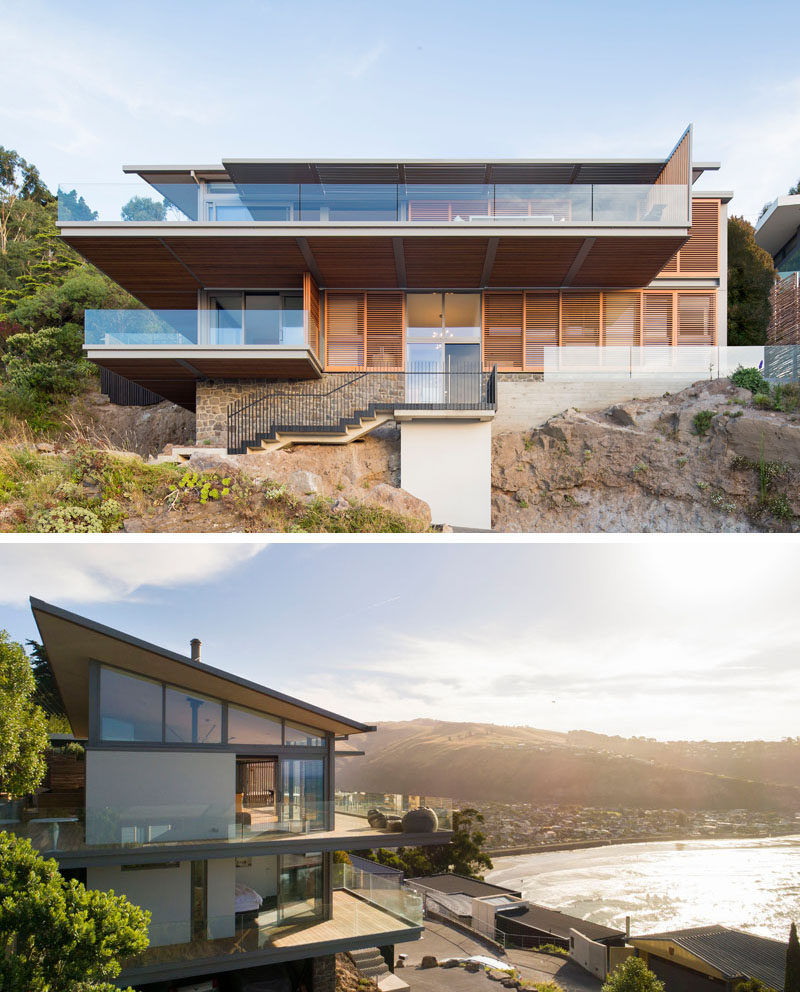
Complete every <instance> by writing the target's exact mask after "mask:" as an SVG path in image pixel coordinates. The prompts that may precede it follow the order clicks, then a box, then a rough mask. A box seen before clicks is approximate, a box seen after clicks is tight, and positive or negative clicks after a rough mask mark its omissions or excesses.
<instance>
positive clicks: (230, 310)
mask: <svg viewBox="0 0 800 992" xmlns="http://www.w3.org/2000/svg"><path fill="white" fill-rule="evenodd" d="M303 317H304V315H303V294H302V293H298V292H274V293H268V292H264V293H245V292H231V293H214V294H213V295H211V296H210V297H209V344H214V345H242V344H252V345H294V346H297V347H301V346H303V345H304V344H305V325H304V319H303Z"/></svg>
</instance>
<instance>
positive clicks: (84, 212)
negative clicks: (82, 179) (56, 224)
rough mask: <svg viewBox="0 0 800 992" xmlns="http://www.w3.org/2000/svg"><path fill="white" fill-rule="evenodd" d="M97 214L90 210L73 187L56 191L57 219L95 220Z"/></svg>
mask: <svg viewBox="0 0 800 992" xmlns="http://www.w3.org/2000/svg"><path fill="white" fill-rule="evenodd" d="M98 216H99V214H98V213H97V211H96V210H92V208H91V207H90V206H89V204H88V203H87V202H86V200H84V198H83V197H82V196H78V191H77V190H75V189H71V190H63V189H60V190H59V191H58V219H59V220H97V218H98Z"/></svg>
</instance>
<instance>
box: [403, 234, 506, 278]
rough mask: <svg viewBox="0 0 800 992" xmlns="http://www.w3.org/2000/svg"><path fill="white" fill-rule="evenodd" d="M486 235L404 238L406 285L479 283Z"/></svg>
mask: <svg viewBox="0 0 800 992" xmlns="http://www.w3.org/2000/svg"><path fill="white" fill-rule="evenodd" d="M487 241H488V238H463V239H462V238H418V239H414V240H412V239H410V238H406V239H405V241H404V249H405V258H406V274H407V276H408V285H409V287H413V288H420V289H421V288H433V289H437V288H440V287H442V286H450V287H452V288H453V289H458V288H462V287H463V288H468V289H472V288H477V287H478V286H479V285H480V279H481V274H482V272H483V266H484V262H485V261H486V245H487Z"/></svg>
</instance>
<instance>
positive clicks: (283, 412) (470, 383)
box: [228, 363, 497, 454]
mask: <svg viewBox="0 0 800 992" xmlns="http://www.w3.org/2000/svg"><path fill="white" fill-rule="evenodd" d="M335 374H336V373H334V375H335ZM345 375H346V376H347V377H346V378H345V379H344V381H343V382H338V383H337V384H336V385H335V386H334V387H333V388H332V389H324V388H322V387H321V386H320V387H317V388H315V389H308V388H303V389H298V388H285V387H284V388H276V386H275V384H274V383H265V384H264V385H263V386H262V387H261V389H260V390H259V391H258V393H257V394H256V395H255V396H253V395H250V396H247V397H242V398H241V399H239V400H236V401H235V402H234V403H232V404H231V405H230V406H229V407H228V452H229V453H230V454H244V452H245V451H246V450H247V449H248V448H250V447H258V446H259V445H260V444H261V442H262V441H265V440H275V439H276V438H277V436H278V435H279V434H332V435H337V434H338V435H344V434H346V433H347V431H348V428H351V427H357V426H359V425H360V424H361V422H362V421H363V420H365V419H371V418H374V417H375V416H376V415H377V414H379V413H390V412H393V411H394V410H400V409H403V410H413V409H436V410H495V409H496V408H497V366H494V368H493V369H492V371H491V372H481V371H467V372H443V371H441V370H440V369H438V368H437V369H434V368H433V367H432V366H431V364H430V363H424V364H423V365H421V366H419V367H418V366H417V365H412V366H411V367H410V368H408V369H406V370H403V371H399V370H381V369H368V370H363V371H359V372H356V373H345Z"/></svg>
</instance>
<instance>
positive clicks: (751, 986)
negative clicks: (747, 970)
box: [734, 978, 775, 992]
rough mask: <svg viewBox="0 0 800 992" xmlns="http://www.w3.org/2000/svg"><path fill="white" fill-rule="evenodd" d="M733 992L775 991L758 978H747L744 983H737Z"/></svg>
mask: <svg viewBox="0 0 800 992" xmlns="http://www.w3.org/2000/svg"><path fill="white" fill-rule="evenodd" d="M734 992H775V989H773V988H772V986H771V985H767V984H766V982H762V981H761V979H760V978H748V979H747V981H746V982H737V984H736V985H734Z"/></svg>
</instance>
